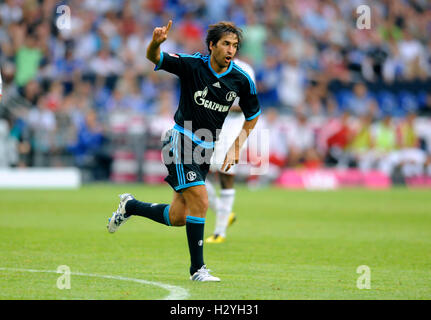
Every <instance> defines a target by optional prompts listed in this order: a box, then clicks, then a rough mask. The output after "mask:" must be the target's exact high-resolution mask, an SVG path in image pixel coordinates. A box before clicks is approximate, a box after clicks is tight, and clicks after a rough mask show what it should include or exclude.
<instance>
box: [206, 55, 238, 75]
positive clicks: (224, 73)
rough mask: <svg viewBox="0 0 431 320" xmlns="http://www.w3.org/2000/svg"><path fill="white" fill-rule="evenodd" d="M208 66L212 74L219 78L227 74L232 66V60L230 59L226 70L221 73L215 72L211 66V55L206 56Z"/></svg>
mask: <svg viewBox="0 0 431 320" xmlns="http://www.w3.org/2000/svg"><path fill="white" fill-rule="evenodd" d="M208 67H209V68H210V70H211V72H212V74H213V75H214V76H215V77H216V78H221V77H223V76H225V75H227V74H228V73H229V72H230V71H231V70H232V68H233V61H232V60H231V61H230V63H229V67H228V68H227V70H226V71H225V72H223V73H220V74H218V73H217V72H215V71H214V69H213V68H212V67H211V56H209V57H208Z"/></svg>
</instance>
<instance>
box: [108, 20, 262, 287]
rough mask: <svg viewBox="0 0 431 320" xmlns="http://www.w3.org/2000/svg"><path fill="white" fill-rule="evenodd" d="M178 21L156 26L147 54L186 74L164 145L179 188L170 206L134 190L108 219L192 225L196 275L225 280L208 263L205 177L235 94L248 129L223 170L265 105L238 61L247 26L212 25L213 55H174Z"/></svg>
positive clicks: (112, 225) (111, 227) (113, 226)
mask: <svg viewBox="0 0 431 320" xmlns="http://www.w3.org/2000/svg"><path fill="white" fill-rule="evenodd" d="M171 26H172V21H171V20H170V21H169V23H168V24H167V25H166V26H164V27H158V28H155V29H154V31H153V38H152V41H151V42H150V44H149V45H148V48H147V58H148V59H149V60H150V61H152V62H153V63H154V64H155V65H156V67H155V70H159V69H162V70H165V71H167V72H170V73H173V74H175V75H177V76H178V77H179V78H180V82H181V95H180V101H179V106H178V109H177V111H176V113H175V116H174V120H175V126H174V128H173V129H171V130H170V131H168V134H167V135H166V137H165V139H164V144H163V148H162V155H163V161H164V163H165V165H166V167H167V169H168V176H167V177H166V178H165V181H166V182H168V183H169V184H170V186H171V187H172V188H173V189H174V195H173V199H172V201H171V203H170V204H158V203H147V202H142V201H138V200H137V199H135V198H134V196H132V195H131V194H129V193H125V194H122V195H120V204H119V206H118V209H117V211H116V212H114V213H113V214H112V217H111V218H110V219H109V222H108V226H107V227H108V231H109V232H111V233H112V232H115V231H116V230H117V229H118V228H119V227H120V226H121V225H122V224H123V223H124V222H126V221H127V220H129V219H130V218H131V217H132V216H142V217H146V218H149V219H152V220H154V221H156V222H158V223H161V224H165V225H167V226H184V225H185V226H186V235H187V240H188V247H189V253H190V260H191V266H190V270H189V271H190V279H191V280H193V281H220V279H219V278H218V277H215V276H212V275H211V274H210V272H209V269H207V267H206V265H205V263H204V257H203V236H204V226H205V217H206V212H207V209H208V194H207V190H206V187H205V178H206V175H207V173H208V171H209V166H210V159H211V156H212V152H213V150H214V142H215V141H216V140H217V136H218V134H219V131H220V129H221V128H222V126H223V122H224V119H225V117H226V115H227V113H228V112H229V108H230V107H231V106H232V104H233V102H234V100H235V98H236V97H237V96H241V100H240V106H241V109H242V111H243V113H244V115H245V117H246V120H247V121H245V122H244V125H243V130H242V132H241V134H240V135H238V137H237V138H236V139H235V142H234V143H233V145H232V146H231V147H230V148H229V150H228V152H227V154H226V157H225V160H224V163H223V166H222V170H225V171H228V170H229V169H230V168H231V167H232V166H233V165H235V164H236V163H238V161H239V150H240V149H241V147H242V145H243V144H244V142H245V140H246V139H247V137H248V135H249V134H250V132H251V130H253V128H254V126H255V125H256V122H257V119H258V118H259V114H260V113H261V111H260V106H259V102H258V100H257V95H256V87H255V85H254V83H253V81H252V80H251V78H250V76H249V75H248V74H247V73H246V72H245V71H244V70H242V69H241V68H239V67H238V66H237V65H235V63H234V62H233V61H232V60H233V58H234V56H235V54H236V52H237V50H238V48H239V46H240V43H241V38H242V34H241V30H240V29H238V28H237V27H236V26H235V25H234V24H232V23H230V22H219V23H217V24H214V25H211V26H209V29H208V32H207V37H206V44H207V47H208V50H209V52H210V53H209V55H202V54H200V53H195V54H193V55H187V54H169V53H166V52H161V50H160V45H161V44H162V43H163V42H164V41H165V40H166V39H167V37H168V33H169V30H170V28H171Z"/></svg>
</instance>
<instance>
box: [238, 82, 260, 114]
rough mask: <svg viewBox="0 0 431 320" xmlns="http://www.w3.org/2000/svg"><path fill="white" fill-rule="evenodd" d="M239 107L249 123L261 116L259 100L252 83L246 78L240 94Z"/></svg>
mask: <svg viewBox="0 0 431 320" xmlns="http://www.w3.org/2000/svg"><path fill="white" fill-rule="evenodd" d="M240 97H241V98H240V100H239V106H240V107H241V110H242V112H243V113H244V116H245V120H247V121H250V120H253V119H254V118H256V117H257V116H259V115H260V114H261V109H260V104H259V99H258V98H257V91H256V86H255V84H254V81H253V80H251V79H250V78H249V77H247V79H246V81H245V82H244V85H243V86H242V90H241V93H240Z"/></svg>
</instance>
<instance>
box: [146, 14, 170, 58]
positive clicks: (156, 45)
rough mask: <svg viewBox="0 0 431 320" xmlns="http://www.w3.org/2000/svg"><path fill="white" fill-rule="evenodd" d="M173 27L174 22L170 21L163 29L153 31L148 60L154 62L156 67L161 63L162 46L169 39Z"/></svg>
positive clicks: (148, 49)
mask: <svg viewBox="0 0 431 320" xmlns="http://www.w3.org/2000/svg"><path fill="white" fill-rule="evenodd" d="M171 26H172V20H169V22H168V24H167V25H166V26H163V27H157V28H155V29H154V31H153V39H152V40H151V42H150V44H149V45H148V48H147V59H148V60H150V61H151V62H153V63H154V64H155V65H159V62H160V59H161V58H160V45H161V44H162V43H163V42H164V41H165V40H166V39H167V38H168V33H169V30H170V29H171Z"/></svg>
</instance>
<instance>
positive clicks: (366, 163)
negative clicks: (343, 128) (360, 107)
mask: <svg viewBox="0 0 431 320" xmlns="http://www.w3.org/2000/svg"><path fill="white" fill-rule="evenodd" d="M372 121H373V117H372V116H371V115H364V116H362V117H360V118H359V122H358V123H357V124H356V125H354V126H352V132H353V134H352V139H351V141H350V143H349V145H348V146H347V150H348V152H349V158H350V159H349V162H350V163H352V164H353V166H356V167H359V168H360V169H362V170H363V171H366V170H368V169H370V167H371V163H370V161H372V159H373V157H374V152H373V151H372V150H373V148H374V141H373V138H372V136H371V125H372Z"/></svg>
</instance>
